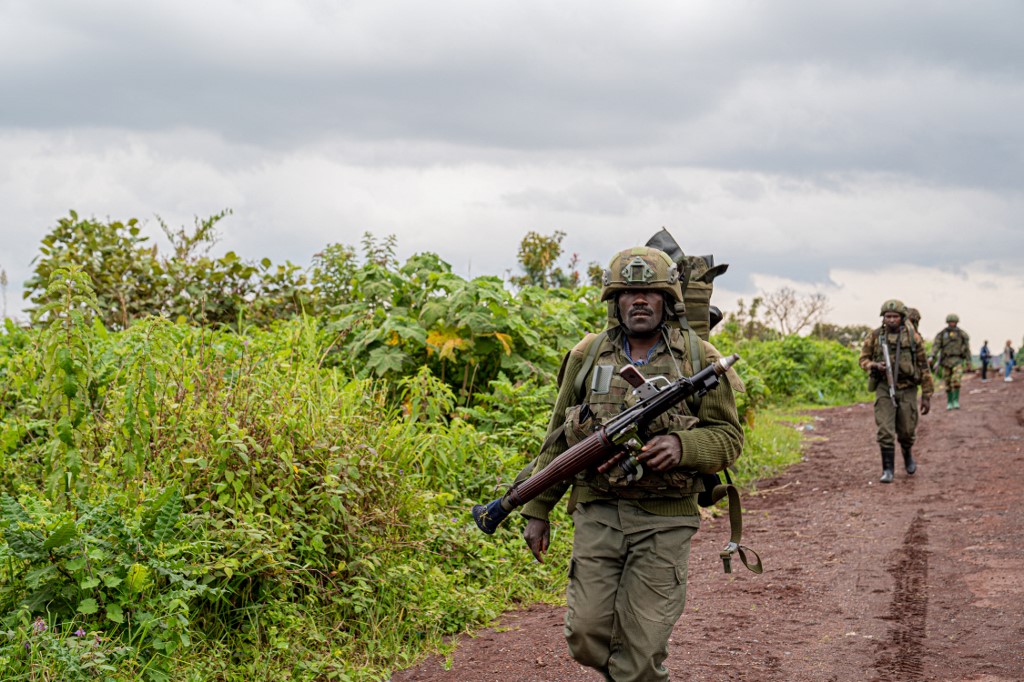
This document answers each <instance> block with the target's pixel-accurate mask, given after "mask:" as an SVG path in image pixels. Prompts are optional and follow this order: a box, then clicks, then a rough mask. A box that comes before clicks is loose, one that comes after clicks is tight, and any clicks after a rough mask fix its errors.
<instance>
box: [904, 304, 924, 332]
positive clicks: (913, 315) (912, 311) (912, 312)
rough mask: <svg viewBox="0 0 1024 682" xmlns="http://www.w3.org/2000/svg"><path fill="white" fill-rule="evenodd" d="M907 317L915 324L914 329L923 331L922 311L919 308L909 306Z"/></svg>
mask: <svg viewBox="0 0 1024 682" xmlns="http://www.w3.org/2000/svg"><path fill="white" fill-rule="evenodd" d="M907 319H908V320H910V324H912V325H914V331H915V332H917V333H918V334H920V333H921V311H920V310H918V309H917V308H907Z"/></svg>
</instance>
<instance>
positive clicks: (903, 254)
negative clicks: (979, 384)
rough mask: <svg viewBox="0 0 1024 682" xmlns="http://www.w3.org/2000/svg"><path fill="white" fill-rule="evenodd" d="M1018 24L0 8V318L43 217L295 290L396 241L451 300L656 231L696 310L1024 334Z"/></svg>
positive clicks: (443, 5)
mask: <svg viewBox="0 0 1024 682" xmlns="http://www.w3.org/2000/svg"><path fill="white" fill-rule="evenodd" d="M1022 26H1024V3H1021V2H1019V0H1003V1H999V0H976V1H974V2H969V3H968V2H959V1H957V2H953V1H942V0H928V1H920V2H913V1H905V2H876V1H872V0H858V1H856V2H853V1H850V2H827V3H823V2H816V1H810V0H809V1H807V2H797V1H795V0H773V1H772V2H754V1H753V0H747V1H735V0H709V1H697V0H690V1H687V2H670V1H668V0H662V1H659V2H654V1H650V0H634V1H633V2H628V3H626V2H614V3H613V2H604V1H601V0H585V1H584V0H559V1H558V2H538V1H534V0H472V1H470V0H439V1H438V2H431V3H425V2H419V1H412V0H403V1H398V2H391V1H388V0H372V1H362V0H359V1H354V2H345V1H343V0H201V1H200V0H175V1H174V2H165V1H163V0H156V1H151V2H128V1H127V0H0V207H2V208H0V268H3V269H4V270H6V272H7V275H8V278H9V280H10V284H9V286H8V288H7V294H6V306H7V310H8V313H9V314H12V315H13V314H18V313H19V312H20V306H21V284H22V282H24V280H25V279H26V278H27V277H28V276H29V274H30V271H31V265H30V262H31V260H32V258H33V257H34V256H35V255H36V253H37V250H38V245H39V240H40V239H41V238H42V236H43V235H44V234H46V232H47V231H49V230H50V229H51V228H52V227H53V226H54V225H55V224H56V222H57V220H58V219H59V218H60V217H62V216H66V215H67V213H68V211H69V210H70V209H74V210H76V211H77V212H78V213H79V214H80V215H83V216H93V217H96V218H99V219H107V218H110V219H121V220H124V219H127V218H130V217H137V218H139V219H140V220H143V221H145V222H146V226H147V232H148V233H150V234H152V235H153V237H154V240H155V241H157V242H158V243H159V242H160V239H158V237H159V235H160V231H159V227H158V223H157V218H156V217H157V216H159V217H161V218H162V219H164V220H165V221H166V222H167V223H168V224H170V225H171V226H181V225H191V224H192V223H193V219H194V217H196V216H200V217H205V216H208V215H211V214H213V213H216V212H219V211H221V210H223V209H231V210H232V211H233V214H232V215H231V216H230V217H228V218H226V219H225V220H224V221H222V222H221V223H220V227H221V237H222V238H221V242H220V243H219V245H218V248H219V249H220V250H222V251H226V250H234V251H236V252H237V253H238V254H239V255H241V256H243V257H245V258H250V259H253V260H257V259H259V258H262V257H264V256H269V257H271V258H272V259H273V260H274V261H275V262H279V261H283V260H286V259H287V260H290V261H292V262H294V263H299V264H303V265H305V264H308V263H309V260H310V257H311V256H312V254H313V253H315V252H316V251H318V250H319V249H320V248H322V247H323V246H324V245H325V244H328V243H335V242H340V243H345V244H351V245H358V244H359V242H360V240H361V237H362V235H363V234H364V233H365V232H370V233H372V234H374V235H376V236H377V237H379V238H382V237H384V236H386V235H391V234H393V235H395V236H396V238H397V240H398V250H399V255H400V256H401V257H403V258H404V257H407V256H409V255H411V254H413V253H415V252H419V251H433V252H436V253H438V254H439V255H440V256H441V257H442V258H444V259H445V260H446V261H448V262H449V263H451V264H452V266H453V268H454V270H455V271H456V272H457V273H459V274H461V275H464V276H477V275H482V274H495V275H503V274H505V273H506V272H508V271H509V270H512V269H514V268H515V263H516V260H515V259H516V252H517V249H518V245H519V242H520V240H521V239H522V238H523V237H524V236H525V234H526V233H527V232H528V231H531V230H533V231H537V232H540V233H542V234H552V233H554V232H555V231H556V230H560V231H562V232H564V233H565V234H566V236H565V239H564V241H563V245H564V247H565V248H566V250H567V251H568V252H571V253H577V254H578V255H579V258H580V260H581V262H582V263H584V264H586V263H588V262H592V261H599V262H602V263H604V262H606V261H607V260H608V258H609V257H610V255H611V253H613V252H614V251H616V250H618V249H619V248H622V247H625V246H631V245H634V244H641V243H643V242H644V241H646V239H647V238H648V237H649V236H650V235H651V234H652V233H653V232H655V231H656V230H657V229H658V228H660V227H662V226H665V227H667V228H669V230H670V231H671V232H672V233H673V234H674V235H675V237H676V239H677V240H678V241H679V242H680V244H681V245H682V246H683V248H684V250H686V251H687V252H688V253H693V254H705V253H712V254H715V256H716V259H717V260H718V262H727V263H729V264H730V269H729V271H728V273H727V274H726V275H724V276H722V277H721V278H720V279H719V280H718V282H717V287H716V292H715V300H716V302H717V303H718V304H719V305H720V306H721V307H723V308H724V309H727V310H729V309H734V308H735V302H736V300H737V298H739V297H743V298H745V299H747V300H749V299H750V298H751V297H752V296H754V295H756V294H757V293H758V292H763V291H771V290H774V289H777V288H779V287H781V286H790V287H793V288H795V289H797V290H798V291H802V292H807V293H810V292H821V293H824V294H825V295H826V296H827V297H828V300H829V302H830V306H831V311H830V313H829V315H828V317H829V319H830V321H833V322H835V323H838V324H861V323H864V324H874V323H876V322H877V321H878V312H879V306H880V304H881V302H882V301H883V300H885V299H887V298H890V297H898V298H901V299H904V300H905V301H906V302H907V303H908V305H916V306H917V307H918V308H920V309H921V310H922V312H923V315H924V320H923V328H924V331H925V332H927V336H932V335H934V333H935V332H937V331H939V329H940V328H941V327H942V326H943V325H944V323H943V319H944V317H945V315H946V313H947V312H951V311H956V312H958V313H959V314H960V317H961V320H962V322H961V325H962V326H963V327H964V328H965V329H966V330H967V331H969V332H970V333H971V336H972V339H974V340H975V341H976V343H975V346H977V345H980V342H981V340H982V339H984V338H988V339H989V340H990V341H992V343H993V344H995V345H997V346H1000V347H1001V346H1002V344H1003V343H1004V342H1005V340H1006V339H1008V338H1010V339H1013V341H1014V345H1015V346H1016V345H1018V344H1020V343H1021V338H1022V334H1024V268H1022V266H1024V192H1022V187H1024V184H1022V183H1024V123H1022V122H1024V40H1021V37H1020V28H1021V27H1022Z"/></svg>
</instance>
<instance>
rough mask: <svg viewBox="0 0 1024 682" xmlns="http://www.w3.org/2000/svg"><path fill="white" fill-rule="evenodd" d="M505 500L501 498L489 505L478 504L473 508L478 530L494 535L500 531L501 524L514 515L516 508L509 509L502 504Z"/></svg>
mask: <svg viewBox="0 0 1024 682" xmlns="http://www.w3.org/2000/svg"><path fill="white" fill-rule="evenodd" d="M503 499H504V498H502V497H499V498H498V499H496V500H494V501H493V502H491V503H490V504H488V505H486V506H485V505H482V504H478V505H476V506H474V507H473V520H474V521H476V525H477V528H479V529H480V530H482V531H483V532H485V533H487V534H488V535H493V534H494V531H496V530H497V529H498V526H499V525H501V522H502V521H504V520H505V517H507V516H508V515H509V514H511V513H512V509H514V507H511V506H510V507H509V508H508V509H506V508H505V506H504V505H503V504H502V503H501V502H502V500H503Z"/></svg>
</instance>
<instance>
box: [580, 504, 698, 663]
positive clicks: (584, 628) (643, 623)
mask: <svg viewBox="0 0 1024 682" xmlns="http://www.w3.org/2000/svg"><path fill="white" fill-rule="evenodd" d="M699 523H700V519H699V517H696V516H657V515H655V514H650V513H648V512H646V511H644V510H643V509H642V508H641V507H640V504H639V503H638V501H635V500H618V501H612V502H589V503H584V504H579V505H577V507H576V511H575V512H574V513H573V524H574V525H575V526H576V530H575V534H574V539H573V557H572V564H571V567H570V571H569V589H568V595H567V602H568V607H569V608H568V610H567V611H566V614H565V638H566V640H567V642H568V644H569V652H570V653H571V654H572V656H573V658H575V659H576V660H577V661H579V662H580V663H582V664H583V665H586V666H590V667H591V668H595V669H597V670H598V671H599V672H601V673H602V674H603V675H604V676H605V679H606V680H613V681H614V682H640V681H641V680H642V681H643V682H655V681H661V680H667V679H669V676H668V670H666V669H665V667H664V666H663V665H662V663H663V662H664V661H665V658H666V657H667V656H668V639H669V636H670V635H671V634H672V626H674V625H675V623H676V621H677V620H679V616H680V615H682V613H683V604H684V602H685V601H686V572H687V566H688V562H689V558H690V539H691V538H692V537H693V535H694V533H696V532H697V526H698V525H699Z"/></svg>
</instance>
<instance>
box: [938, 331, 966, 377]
mask: <svg viewBox="0 0 1024 682" xmlns="http://www.w3.org/2000/svg"><path fill="white" fill-rule="evenodd" d="M936 357H938V358H939V363H940V364H941V365H942V366H943V367H947V368H949V367H956V366H957V365H959V364H962V363H964V362H970V360H971V338H970V337H969V336H968V335H967V332H965V331H964V330H963V329H960V328H959V327H955V328H953V329H950V328H949V327H946V328H945V329H943V330H942V331H941V332H939V333H938V334H937V335H936V336H935V342H934V343H932V359H933V360H934V359H935V358H936Z"/></svg>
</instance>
